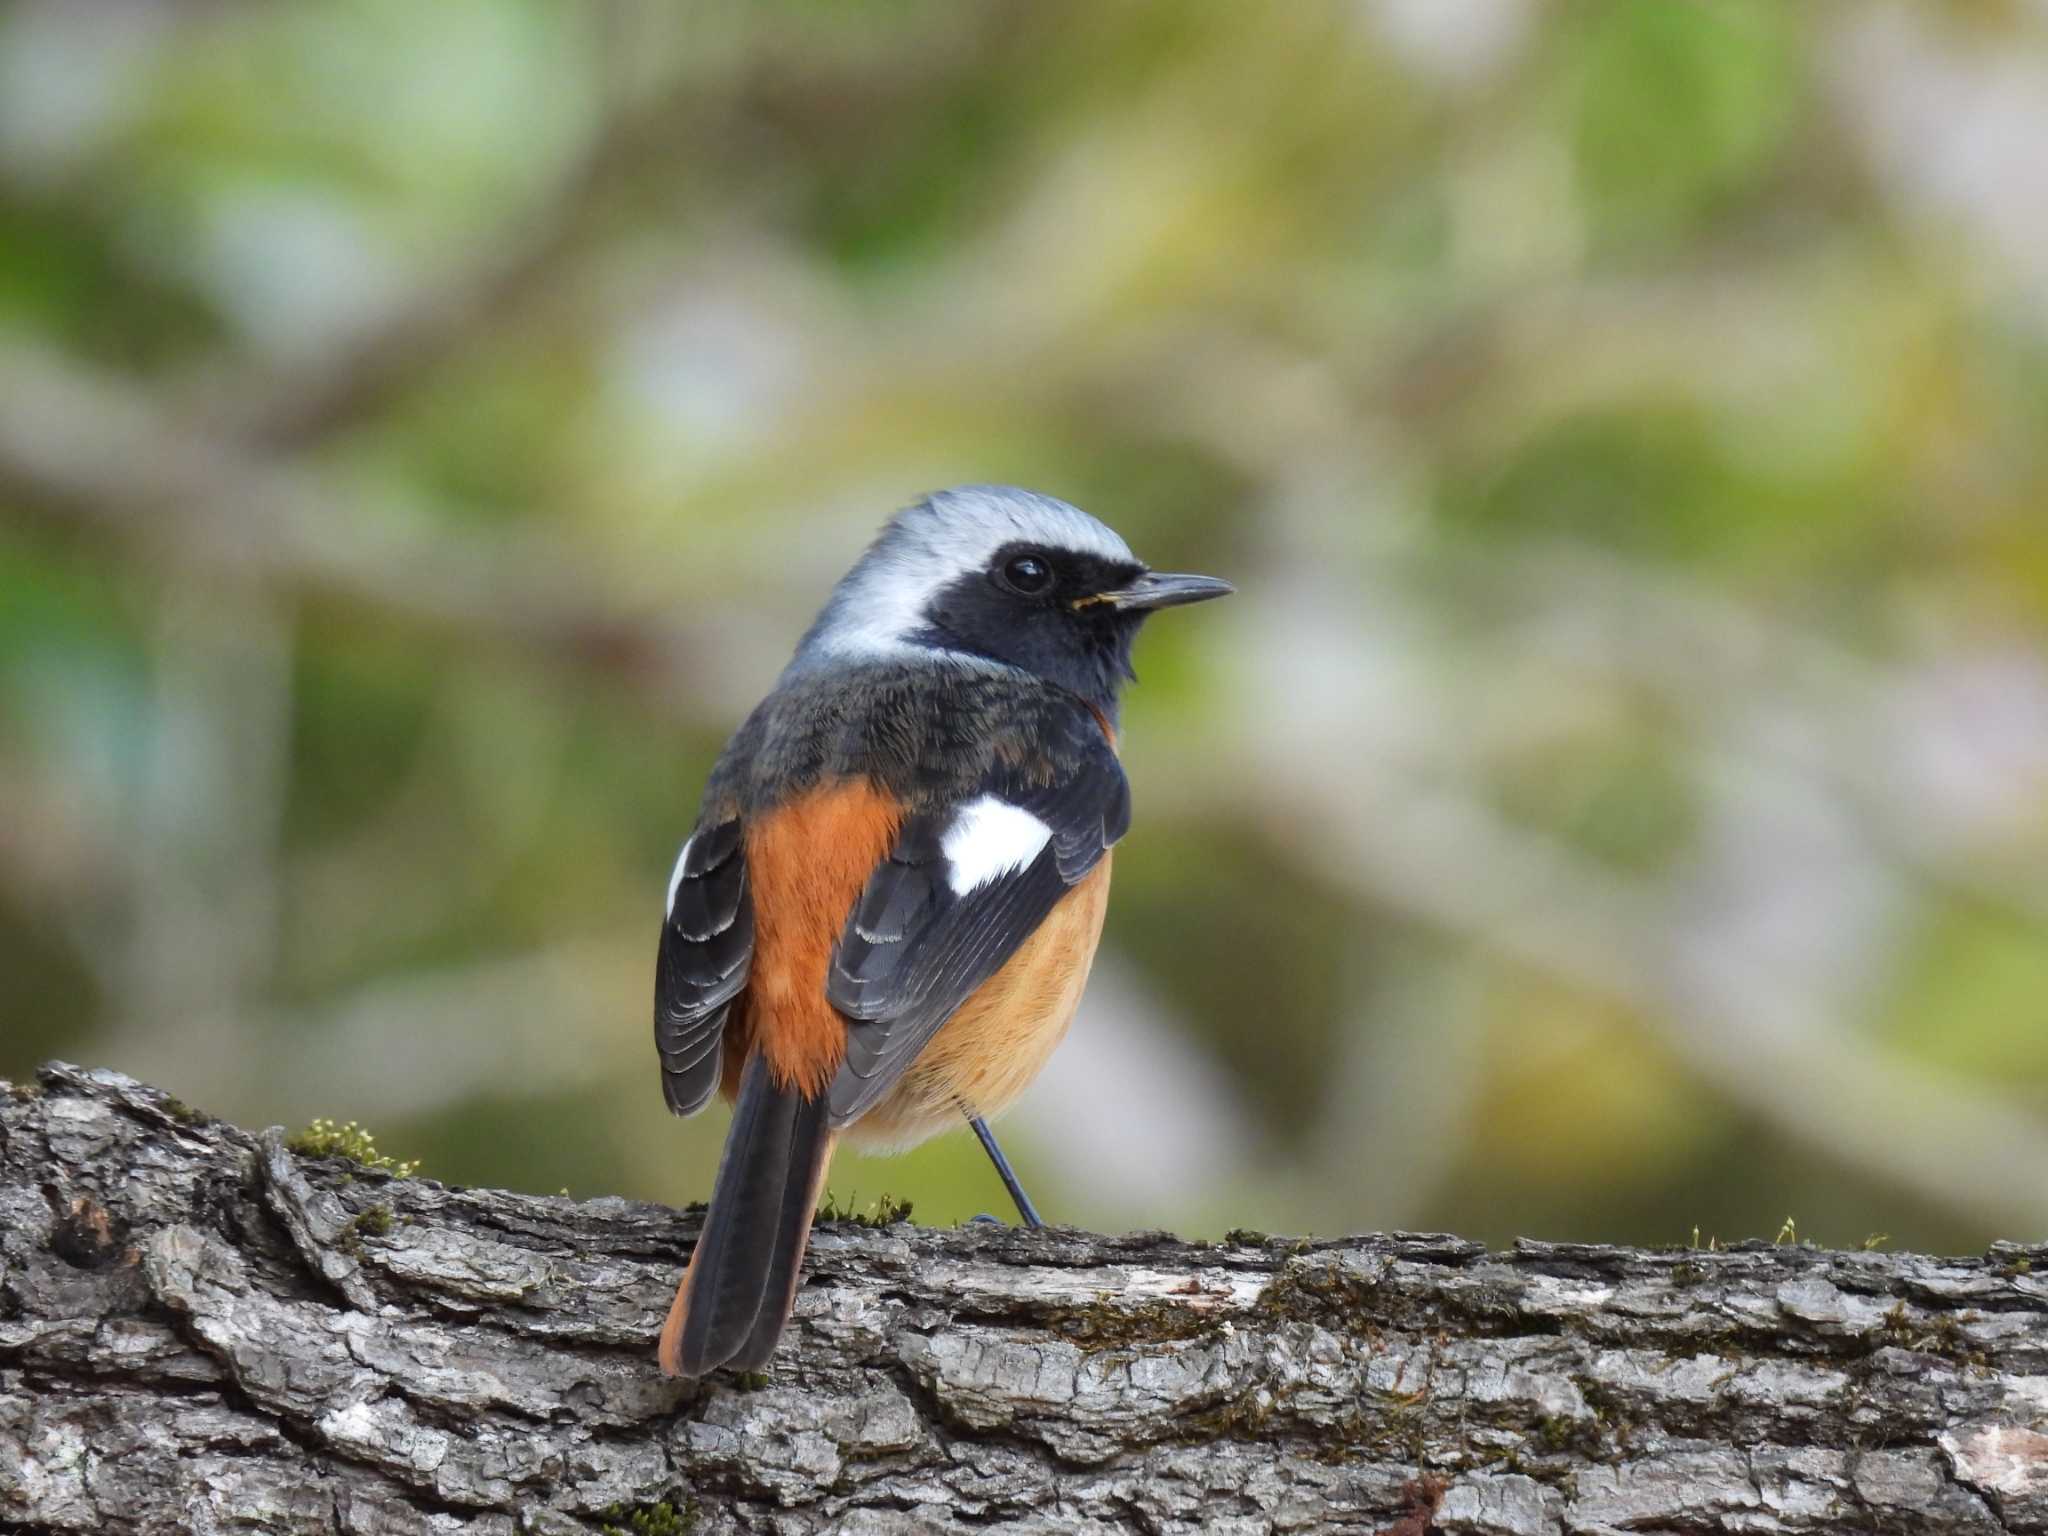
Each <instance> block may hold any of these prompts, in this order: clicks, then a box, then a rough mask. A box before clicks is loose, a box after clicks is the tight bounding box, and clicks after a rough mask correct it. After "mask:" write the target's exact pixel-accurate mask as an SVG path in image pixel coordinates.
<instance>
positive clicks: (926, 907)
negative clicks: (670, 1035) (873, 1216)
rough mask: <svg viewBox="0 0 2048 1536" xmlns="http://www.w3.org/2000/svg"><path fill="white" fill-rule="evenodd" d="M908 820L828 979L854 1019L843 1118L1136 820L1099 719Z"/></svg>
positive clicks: (839, 1079) (837, 1110)
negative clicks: (1131, 812)
mask: <svg viewBox="0 0 2048 1536" xmlns="http://www.w3.org/2000/svg"><path fill="white" fill-rule="evenodd" d="M1076 714H1077V718H1075V719H1072V720H1062V721H1060V722H1059V723H1058V724H1057V726H1056V727H1054V729H1056V730H1057V731H1058V732H1059V733H1060V736H1061V739H1059V740H1055V741H1052V742H1045V741H1040V742H1038V743H1035V744H1034V746H1035V750H1034V751H1033V752H1032V753H1031V754H1030V755H1029V757H1028V759H1026V760H1025V761H1022V762H1013V761H1004V760H1003V759H1001V757H1000V756H999V762H998V766H997V767H996V768H995V769H993V770H992V771H991V772H990V773H989V774H988V775H987V776H986V777H985V778H984V780H983V782H982V783H981V784H979V785H977V786H975V787H974V788H973V790H972V791H971V792H969V793H965V794H961V795H958V796H956V797H954V798H953V799H951V800H950V801H948V802H947V803H945V804H943V805H939V806H936V807H932V808H929V809H924V810H919V811H917V812H914V813H913V814H912V815H911V816H909V817H908V818H907V819H906V820H905V822H904V824H903V827H902V830H901V831H900V832H899V833H898V835H897V839H896V843H895V846H894V847H893V848H892V849H891V850H890V852H889V856H888V857H887V858H886V859H884V860H883V861H882V862H881V863H880V864H879V865H878V866H876V868H875V871H874V873H873V874H872V875H870V876H869V877H868V882H867V885H866V887H865V889H863V891H862V892H861V896H860V899H859V901H858V902H857V903H856V904H855V906H854V909H853V913H852V915H851V916H850V917H849V918H848V919H847V923H846V927H845V930H844V931H843V932H842V933H841V934H840V937H839V942H838V945H837V946H836V947H835V948H834V950H833V954H832V967H831V970H830V972H829V973H828V976H827V978H826V983H825V990H826V995H827V996H828V997H829V998H830V999H831V1001H832V1004H833V1006H834V1007H835V1008H837V1009H838V1010H839V1011H840V1012H841V1013H843V1014H844V1015H846V1017H847V1020H848V1024H847V1045H846V1059H845V1061H844V1062H843V1063H841V1065H840V1067H839V1070H838V1072H837V1074H836V1075H835V1077H834V1078H833V1081H832V1084H831V1088H830V1106H829V1112H830V1115H831V1119H832V1123H833V1124H835V1125H845V1124H847V1123H848V1122H849V1121H852V1120H854V1119H857V1118H858V1117H859V1116H860V1115H861V1114H863V1113H865V1112H866V1111H867V1110H868V1109H869V1108H871V1107H872V1106H873V1105H874V1104H875V1103H876V1102H877V1101H878V1100H879V1099H880V1098H881V1097H882V1096H883V1095H884V1094H885V1093H887V1092H888V1091H889V1089H890V1088H891V1087H892V1086H893V1085H894V1084H895V1082H896V1080H897V1079H898V1078H899V1077H900V1076H901V1075H902V1073H903V1069H904V1068H905V1067H907V1066H908V1065H909V1064H910V1062H911V1061H913V1060H914V1059H915V1058H916V1056H917V1054H918V1052H919V1051H920V1050H922V1049H923V1047H924V1045H925V1042H927V1041H928V1040H930V1039H931V1037H932V1036H933V1035H934V1034H935V1033H937V1031H938V1029H939V1027H940V1026H941V1025H943V1024H944V1023H945V1022H946V1020H947V1019H949V1018H951V1017H952V1016H953V1013H954V1011H955V1010H956V1009H957V1008H959V1006H960V1005H961V1004H962V1003H964V1002H965V1001H966V1000H967V999H968V998H969V997H971V996H972V995H973V994H974V992H975V990H976V989H977V988H979V987H980V986H981V984H982V983H983V982H985V981H987V980H988V979H989V977H991V976H993V975H994V974H995V973H996V972H997V971H998V970H1000V969H1001V968H1002V966H1003V963H1004V962H1005V961H1006V960H1008V959H1009V958H1010V957H1011V956H1012V955H1014V954H1015V953H1016V952H1017V949H1018V947H1019V946H1020V945H1022V944H1023V943H1024V941H1025V940H1026V939H1027V938H1029V937H1030V936H1031V934H1032V932H1033V931H1034V930H1035V929H1036V928H1037V927H1038V925H1039V924H1040V923H1042V922H1043V921H1045V918H1046V915H1047V914H1048V913H1050V912H1051V911H1052V909H1053V907H1054V906H1055V905H1056V904H1057V903H1058V901H1059V899H1060V898H1061V897H1062V896H1064V895H1065V894H1066V893H1067V892H1068V891H1069V890H1070V889H1071V888H1072V887H1073V886H1074V885H1076V884H1078V883H1079V882H1080V880H1081V879H1082V878H1083V877H1084V876H1086V875H1087V874H1088V872H1089V871H1090V870H1092V869H1093V868H1094V867H1095V866H1096V864H1098V863H1099V862H1100V861H1101V859H1102V855H1103V852H1104V850H1105V849H1107V848H1108V847H1109V846H1110V845H1111V844H1113V843H1114V842H1116V840H1117V839H1118V838H1120V837H1121V836H1123V834H1124V831H1125V830H1126V828H1128V826H1129V825H1130V786H1129V784H1128V783H1127V782H1126V780H1125V778H1124V773H1123V768H1122V767H1121V766H1120V765H1119V764H1118V762H1117V759H1116V753H1115V752H1114V750H1112V749H1111V747H1110V745H1109V742H1108V740H1107V739H1106V738H1105V737H1104V736H1103V734H1102V730H1101V728H1100V727H1099V726H1098V725H1097V724H1096V723H1095V721H1094V719H1093V718H1092V717H1086V716H1080V715H1079V712H1078V711H1077V712H1076Z"/></svg>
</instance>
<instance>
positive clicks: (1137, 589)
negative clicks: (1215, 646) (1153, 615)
mask: <svg viewBox="0 0 2048 1536" xmlns="http://www.w3.org/2000/svg"><path fill="white" fill-rule="evenodd" d="M1236 590H1237V588H1235V587H1233V586H1232V585H1231V584H1230V583H1229V582H1227V581H1218V580H1217V579H1216V578H1215V577H1214V576H1176V575H1169V574H1168V573H1166V572H1164V571H1147V572H1146V573H1145V574H1144V575H1143V576H1140V577H1139V578H1138V579H1137V580H1136V581H1134V582H1132V583H1131V584H1130V585H1129V586H1127V587H1118V588H1117V589H1116V590H1115V591H1113V592H1101V593H1097V594H1096V595H1095V596H1094V597H1090V598H1083V599H1082V602H1083V603H1108V604H1109V605H1110V606H1111V607H1113V608H1115V609H1116V610H1117V611H1118V612H1119V613H1150V612H1152V611H1153V610H1154V609H1156V608H1178V607H1180V605H1181V604H1183V603H1206V602H1207V601H1208V600H1209V599H1210V598H1212V597H1228V596H1229V595H1230V594H1231V593H1233V592H1235V591H1236Z"/></svg>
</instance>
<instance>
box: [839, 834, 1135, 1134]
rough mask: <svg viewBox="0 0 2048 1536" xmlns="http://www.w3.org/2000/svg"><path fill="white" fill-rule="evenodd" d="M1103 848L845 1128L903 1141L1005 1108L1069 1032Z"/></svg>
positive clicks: (1094, 924) (1087, 960)
mask: <svg viewBox="0 0 2048 1536" xmlns="http://www.w3.org/2000/svg"><path fill="white" fill-rule="evenodd" d="M1109 863H1110V860H1109V855H1108V854H1106V853H1105V854H1104V855H1103V857H1102V862H1101V863H1100V864H1098V865H1096V866H1095V868H1094V869H1093V870H1091V871H1090V872H1089V874H1088V875H1087V876H1086V878H1084V879H1083V880H1082V881H1081V883H1080V884H1079V885H1077V886H1075V887H1074V888H1073V890H1071V891H1069V892H1068V893H1067V894H1066V895H1065V896H1063V897H1061V898H1060V901H1059V905H1057V906H1055V907H1054V908H1053V909H1052V911H1051V912H1050V913H1049V914H1048V915H1047V916H1046V919H1045V921H1044V922H1043V923H1041V924H1039V926H1038V929H1037V931H1036V932H1035V933H1033V934H1032V935H1031V937H1030V938H1028V939H1026V940H1025V941H1024V943H1023V945H1022V947H1020V948H1019V949H1018V951H1017V952H1016V953H1015V954H1014V955H1012V956H1011V957H1010V959H1009V961H1008V962H1007V963H1006V964H1005V965H1004V966H1003V968H1002V969H1001V970H999V971H997V972H996V973H995V975H993V976H991V977H990V978H989V979H988V980H987V981H985V982H983V983H982V984H981V986H980V988H979V989H978V990H976V992H975V993H974V995H973V996H972V997H970V998H968V999H967V1001H966V1002H964V1003H962V1004H961V1005H960V1008H959V1010H958V1011H957V1012H955V1013H954V1015H953V1017H952V1018H950V1019H948V1020H947V1021H946V1023H945V1024H944V1025H942V1026H941V1027H940V1029H939V1032H938V1033H937V1034H936V1035H934V1036H933V1037H932V1039H931V1043H930V1044H928V1045H926V1046H925V1048H924V1049H923V1050H922V1051H920V1052H919V1053H918V1057H917V1060H915V1061H913V1062H912V1063H911V1064H910V1066H909V1068H908V1069H907V1070H906V1071H905V1072H904V1074H903V1077H902V1080H901V1081H900V1082H898V1084H897V1085H896V1087H895V1088H894V1089H892V1090H891V1091H890V1093H889V1095H888V1097H887V1098H885V1099H883V1100H882V1101H881V1102H880V1103H879V1104H877V1105H876V1106H875V1107H874V1108H873V1109H871V1110H869V1111H868V1113H867V1114H865V1115H863V1116H862V1117H861V1118H860V1119H859V1120H858V1121H857V1122H855V1123H854V1124H853V1125H852V1126H850V1127H848V1129H847V1135H848V1136H849V1137H850V1138H852V1139H853V1140H855V1141H860V1142H866V1143H870V1144H872V1145H876V1146H880V1147H897V1148H900V1147H907V1146H910V1145H912V1144H913V1143H915V1142H919V1141H922V1140H924V1139H925V1138H926V1137H927V1136H931V1135H933V1134H935V1133H937V1132H939V1131H944V1130H951V1129H953V1128H954V1127H955V1126H957V1125H959V1124H960V1119H961V1114H962V1112H963V1110H971V1111H972V1112H973V1113H975V1114H978V1115H984V1116H986V1115H994V1114H998V1113H1000V1112H1001V1111H1002V1110H1004V1109H1006V1108H1008V1107H1009V1105H1010V1103H1011V1101H1012V1100H1014V1099H1015V1098H1016V1097H1017V1095H1019V1094H1020V1093H1022V1092H1023V1091H1024V1089H1025V1088H1026V1087H1027V1086H1028V1085H1029V1084H1030V1082H1031V1080H1032V1079H1033V1078H1034V1077H1036V1076H1037V1075H1038V1073H1039V1069H1040V1068H1042V1067H1043V1066H1044V1065H1045V1062H1046V1058H1047V1057H1049V1056H1051V1055H1052V1053H1053V1049H1054V1047H1056V1046H1057V1045H1058V1044H1059V1043H1060V1041H1061V1040H1062V1039H1064V1038H1065V1037H1066V1033H1067V1026H1068V1025H1069V1024H1070V1023H1072V1022H1073V1018H1074V1010H1075V1008H1076V1007H1078V1006H1079V1004H1080V1001H1081V992H1082V989H1083V988H1084V987H1086V986H1087V985H1088V971H1089V968H1090V967H1091V966H1092V965H1093V964H1094V962H1095V947H1096V944H1097V943H1098V942H1099V941H1100V940H1101V938H1102V918H1103V914H1104V913H1105V912H1106V911H1107V910H1108V907H1109Z"/></svg>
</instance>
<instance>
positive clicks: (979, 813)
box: [939, 795, 1052, 896]
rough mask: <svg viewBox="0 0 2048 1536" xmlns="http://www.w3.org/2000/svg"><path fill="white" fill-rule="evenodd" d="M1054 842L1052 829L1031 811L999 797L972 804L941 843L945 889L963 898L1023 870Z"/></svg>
mask: <svg viewBox="0 0 2048 1536" xmlns="http://www.w3.org/2000/svg"><path fill="white" fill-rule="evenodd" d="M1050 841H1052V828H1051V827H1048V826H1047V825H1046V824H1045V823H1044V822H1042V821H1040V820H1039V819H1038V818H1037V817H1036V816H1034V815H1032V814H1031V813H1030V812H1029V811H1026V810H1021V809H1019V808H1018V807H1017V806H1014V805H1012V804H1010V803H1009V801H1007V800H1003V799H999V798H998V797H997V796H995V795H983V796H982V797H981V798H980V799H979V800H970V801H968V802H967V804H965V805H963V806H961V807H960V813H959V815H957V816H956V817H954V819H953V824H952V825H951V826H950V827H948V828H946V835H945V836H944V837H943V838H941V839H940V840H939V849H940V851H941V852H943V853H944V854H945V855H946V863H947V864H948V865H949V866H950V868H949V869H948V871H947V876H946V883H947V884H949V885H950V886H952V887H953V894H954V895H956V896H965V895H966V894H967V893H968V892H969V891H975V890H979V889H980V888H981V887H982V886H984V885H987V884H988V883H989V882H990V881H992V880H999V879H1001V878H1002V877H1003V876H1004V875H1007V874H1012V873H1014V872H1016V871H1017V870H1020V869H1022V868H1024V866H1025V865H1027V864H1029V863H1030V862H1031V861H1032V860H1033V859H1035V858H1037V857H1038V855H1039V852H1040V850H1042V849H1043V848H1044V847H1045V845H1046V844H1047V843H1049V842H1050Z"/></svg>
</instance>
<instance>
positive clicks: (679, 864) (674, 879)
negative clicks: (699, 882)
mask: <svg viewBox="0 0 2048 1536" xmlns="http://www.w3.org/2000/svg"><path fill="white" fill-rule="evenodd" d="M695 841H697V839H696V838H695V837H694V836H691V837H686V838H684V839H683V851H682V852H681V853H679V854H677V855H676V867H675V869H674V871H673V872H672V873H671V874H670V875H669V877H668V905H667V906H665V907H663V908H662V909H661V912H662V916H663V917H674V916H675V915H676V887H677V886H679V885H681V884H682V883H683V861H684V860H685V859H687V858H689V856H690V844H692V843H694V842H695Z"/></svg>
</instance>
